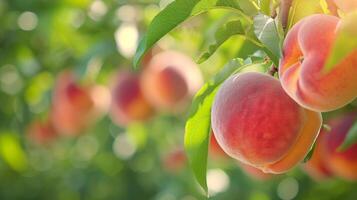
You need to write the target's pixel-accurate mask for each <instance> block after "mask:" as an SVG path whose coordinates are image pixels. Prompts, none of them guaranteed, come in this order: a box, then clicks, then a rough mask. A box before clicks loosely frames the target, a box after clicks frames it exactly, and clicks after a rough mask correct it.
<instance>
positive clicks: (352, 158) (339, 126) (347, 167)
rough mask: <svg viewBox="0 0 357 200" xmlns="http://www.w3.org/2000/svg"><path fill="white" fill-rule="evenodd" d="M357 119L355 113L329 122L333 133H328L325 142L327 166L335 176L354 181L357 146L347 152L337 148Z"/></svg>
mask: <svg viewBox="0 0 357 200" xmlns="http://www.w3.org/2000/svg"><path fill="white" fill-rule="evenodd" d="M356 119H357V115H356V114H355V113H349V114H346V115H344V116H340V117H337V118H333V119H332V120H330V121H329V122H328V124H329V125H330V127H331V131H330V132H328V133H326V137H325V139H324V140H323V145H324V148H325V149H324V150H325V151H326V152H325V154H326V155H325V160H326V166H328V167H329V169H330V170H331V171H332V173H333V174H334V175H336V176H338V177H341V178H343V179H346V180H353V181H355V180H357V144H354V145H352V146H351V147H350V148H348V149H347V150H345V151H338V150H337V148H338V147H339V146H340V145H341V144H342V143H343V141H344V139H345V138H346V135H347V133H348V131H349V130H350V128H351V127H352V125H353V123H354V122H356Z"/></svg>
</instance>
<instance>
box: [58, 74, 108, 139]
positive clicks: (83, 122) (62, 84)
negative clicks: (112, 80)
mask: <svg viewBox="0 0 357 200" xmlns="http://www.w3.org/2000/svg"><path fill="white" fill-rule="evenodd" d="M108 95H109V92H108V91H107V90H106V89H105V88H104V87H100V86H93V85H85V86H84V85H79V84H78V83H77V81H76V78H75V75H74V74H73V72H71V71H64V72H62V73H61V74H60V75H59V77H58V80H57V82H56V85H55V89H54V91H53V97H52V112H51V121H52V123H53V125H54V127H55V129H56V130H57V131H58V132H59V133H61V134H65V135H77V134H79V133H81V132H83V131H84V130H85V129H86V128H87V127H88V126H89V125H90V124H91V123H93V122H94V121H95V120H96V119H97V118H98V117H99V114H100V113H102V112H104V110H106V108H105V107H108V104H109V103H108V99H109V97H108ZM103 100H104V101H103Z"/></svg>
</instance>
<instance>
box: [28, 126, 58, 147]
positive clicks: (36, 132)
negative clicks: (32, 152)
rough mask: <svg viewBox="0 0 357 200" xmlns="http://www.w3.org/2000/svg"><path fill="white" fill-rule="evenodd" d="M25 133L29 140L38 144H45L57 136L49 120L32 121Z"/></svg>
mask: <svg viewBox="0 0 357 200" xmlns="http://www.w3.org/2000/svg"><path fill="white" fill-rule="evenodd" d="M27 135H28V137H29V139H30V140H31V141H33V142H34V143H36V144H39V145H46V144H49V143H51V142H52V141H53V140H55V139H56V138H57V136H58V135H57V133H56V131H55V129H54V127H53V126H52V124H51V123H50V121H48V120H47V121H33V122H32V123H31V124H30V125H29V127H28V129H27Z"/></svg>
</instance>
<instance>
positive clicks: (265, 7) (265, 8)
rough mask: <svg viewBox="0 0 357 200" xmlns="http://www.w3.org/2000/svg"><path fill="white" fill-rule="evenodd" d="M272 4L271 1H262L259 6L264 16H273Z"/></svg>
mask: <svg viewBox="0 0 357 200" xmlns="http://www.w3.org/2000/svg"><path fill="white" fill-rule="evenodd" d="M271 3H272V2H271V0H260V2H259V6H260V10H261V12H262V13H263V14H265V15H268V16H270V14H271V10H270V4H271Z"/></svg>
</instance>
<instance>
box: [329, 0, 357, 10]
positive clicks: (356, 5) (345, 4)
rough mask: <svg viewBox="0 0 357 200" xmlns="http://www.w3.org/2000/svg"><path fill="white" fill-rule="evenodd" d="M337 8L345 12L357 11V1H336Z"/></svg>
mask: <svg viewBox="0 0 357 200" xmlns="http://www.w3.org/2000/svg"><path fill="white" fill-rule="evenodd" d="M334 1H335V3H336V5H337V7H338V8H339V9H340V10H342V11H343V12H352V11H357V1H356V0H334Z"/></svg>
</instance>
